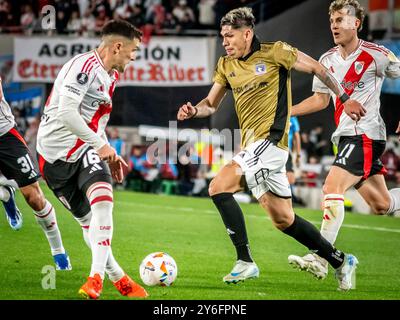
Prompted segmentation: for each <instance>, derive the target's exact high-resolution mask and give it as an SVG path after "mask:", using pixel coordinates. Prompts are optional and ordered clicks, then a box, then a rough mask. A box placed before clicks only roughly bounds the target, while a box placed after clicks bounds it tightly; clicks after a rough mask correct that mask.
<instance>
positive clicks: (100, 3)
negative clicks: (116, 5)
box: [89, 0, 112, 19]
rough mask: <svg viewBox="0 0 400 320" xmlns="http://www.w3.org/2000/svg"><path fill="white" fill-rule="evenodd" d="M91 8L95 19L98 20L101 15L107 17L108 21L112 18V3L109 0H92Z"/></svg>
mask: <svg viewBox="0 0 400 320" xmlns="http://www.w3.org/2000/svg"><path fill="white" fill-rule="evenodd" d="M89 8H90V10H91V12H92V14H93V15H94V17H95V18H97V17H98V16H99V15H102V16H103V17H104V16H106V17H108V19H110V17H112V12H111V8H110V3H109V2H108V1H107V0H92V1H91V3H90V6H89ZM101 19H104V18H101Z"/></svg>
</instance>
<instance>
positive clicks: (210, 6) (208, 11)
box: [198, 0, 217, 28]
mask: <svg viewBox="0 0 400 320" xmlns="http://www.w3.org/2000/svg"><path fill="white" fill-rule="evenodd" d="M216 2H217V1H216V0H200V2H199V4H198V9H199V25H200V26H202V27H206V28H214V27H215V11H214V5H215V3H216Z"/></svg>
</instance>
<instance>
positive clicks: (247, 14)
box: [220, 7, 256, 29]
mask: <svg viewBox="0 0 400 320" xmlns="http://www.w3.org/2000/svg"><path fill="white" fill-rule="evenodd" d="M255 21H256V18H254V15H253V10H252V9H251V8H248V7H242V8H237V9H233V10H231V11H229V12H228V13H227V14H226V15H225V16H224V17H223V18H222V19H221V24H220V26H221V27H222V26H231V27H232V28H233V29H240V28H241V27H249V28H251V29H254V27H255Z"/></svg>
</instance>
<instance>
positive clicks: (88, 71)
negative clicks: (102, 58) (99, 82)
mask: <svg viewBox="0 0 400 320" xmlns="http://www.w3.org/2000/svg"><path fill="white" fill-rule="evenodd" d="M96 64H97V63H96V62H94V63H92V64H90V66H88V68H87V72H86V73H87V74H89V73H90V71H92V69H93V67H94V66H95V65H96Z"/></svg>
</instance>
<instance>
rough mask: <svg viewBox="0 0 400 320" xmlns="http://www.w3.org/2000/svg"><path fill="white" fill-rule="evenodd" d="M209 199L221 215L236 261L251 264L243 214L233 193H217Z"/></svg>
mask: <svg viewBox="0 0 400 320" xmlns="http://www.w3.org/2000/svg"><path fill="white" fill-rule="evenodd" d="M211 198H212V200H213V201H214V204H215V206H216V207H217V209H218V211H219V213H220V214H221V218H222V221H223V222H224V224H225V227H226V231H227V232H228V234H229V237H230V238H231V240H232V243H233V245H234V246H235V248H236V253H237V259H238V260H243V261H246V262H253V259H252V258H251V254H250V247H249V241H248V239H247V232H246V224H245V222H244V216H243V212H242V209H240V206H239V204H238V203H237V202H236V200H235V198H233V193H230V192H224V193H219V194H216V195H214V196H212V197H211Z"/></svg>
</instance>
